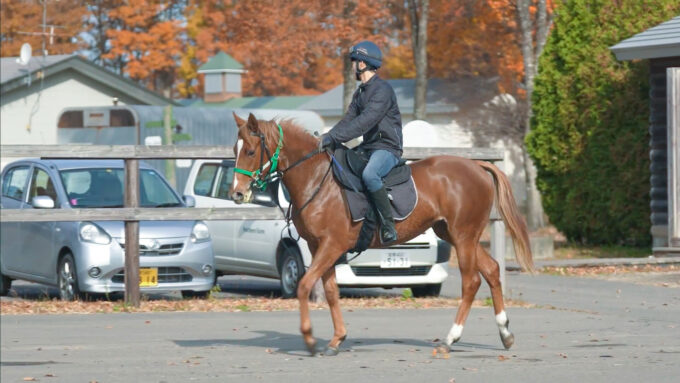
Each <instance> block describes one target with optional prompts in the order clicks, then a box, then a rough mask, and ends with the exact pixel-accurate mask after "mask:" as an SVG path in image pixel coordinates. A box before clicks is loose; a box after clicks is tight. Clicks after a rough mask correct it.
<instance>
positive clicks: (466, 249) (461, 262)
mask: <svg viewBox="0 0 680 383" xmlns="http://www.w3.org/2000/svg"><path fill="white" fill-rule="evenodd" d="M476 250H477V247H476V245H475V241H473V240H463V241H458V242H456V253H457V254H458V266H459V268H460V275H461V278H462V290H463V297H462V301H461V303H460V306H459V307H458V312H457V313H456V319H455V320H454V322H453V326H452V327H451V330H450V331H449V334H448V335H447V337H446V344H447V345H448V346H451V345H452V344H453V343H455V342H458V341H459V340H460V337H461V336H462V335H463V326H464V325H465V320H466V319H467V317H468V314H470V307H472V301H473V300H474V299H475V295H476V294H477V290H479V285H480V284H481V283H482V280H481V278H480V277H479V271H478V270H477V262H476V259H475V258H476V257H475V252H476Z"/></svg>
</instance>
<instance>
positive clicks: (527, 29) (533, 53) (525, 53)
mask: <svg viewBox="0 0 680 383" xmlns="http://www.w3.org/2000/svg"><path fill="white" fill-rule="evenodd" d="M530 4H531V0H518V1H517V18H518V21H519V26H520V50H521V52H522V58H523V60H524V88H525V90H526V100H525V105H524V109H525V114H524V116H525V117H524V121H523V124H524V135H523V137H522V139H524V137H526V136H527V134H529V132H531V107H532V103H531V97H532V95H533V93H534V77H535V76H536V73H537V69H536V67H537V63H538V57H539V55H540V53H541V52H542V50H543V46H544V45H545V41H546V39H547V35H548V28H549V24H548V22H547V17H546V14H547V11H546V4H545V0H539V3H538V15H537V16H536V20H537V24H538V25H537V26H536V28H537V31H536V38H537V43H536V47H535V48H534V40H533V29H534V27H533V22H532V20H531V13H530V12H529V6H530ZM522 152H523V153H522V155H523V157H524V175H525V180H526V189H527V190H526V192H527V221H528V222H527V224H528V226H529V229H530V230H536V229H538V228H540V227H543V226H545V221H544V219H543V205H542V203H541V195H540V193H539V192H538V188H537V187H536V167H535V166H534V163H533V161H532V160H531V157H530V156H529V153H528V152H527V150H526V145H525V144H524V143H523V144H522Z"/></svg>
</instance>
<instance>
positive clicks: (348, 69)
mask: <svg viewBox="0 0 680 383" xmlns="http://www.w3.org/2000/svg"><path fill="white" fill-rule="evenodd" d="M342 63H343V69H342V83H343V87H342V88H343V89H342V111H343V113H344V112H346V111H347V108H349V104H350V103H351V102H352V95H353V94H354V90H355V89H356V86H357V80H356V77H354V69H352V61H351V60H350V59H349V55H347V54H343V59H342Z"/></svg>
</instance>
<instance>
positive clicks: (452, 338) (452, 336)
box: [446, 323, 463, 346]
mask: <svg viewBox="0 0 680 383" xmlns="http://www.w3.org/2000/svg"><path fill="white" fill-rule="evenodd" d="M462 335H463V325H460V324H458V323H454V324H453V327H451V331H449V335H447V336H446V344H447V345H449V346H450V345H452V344H453V343H454V342H458V340H459V339H460V337H461V336H462Z"/></svg>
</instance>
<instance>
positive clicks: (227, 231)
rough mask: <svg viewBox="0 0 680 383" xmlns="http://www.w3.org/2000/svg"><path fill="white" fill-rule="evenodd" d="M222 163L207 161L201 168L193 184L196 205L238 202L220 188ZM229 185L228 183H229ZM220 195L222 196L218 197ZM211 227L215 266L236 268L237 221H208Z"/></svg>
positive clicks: (228, 204)
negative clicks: (235, 230)
mask: <svg viewBox="0 0 680 383" xmlns="http://www.w3.org/2000/svg"><path fill="white" fill-rule="evenodd" d="M222 168H223V167H222V165H221V164H220V163H215V162H206V163H203V164H202V165H201V167H200V168H199V170H198V172H197V174H196V178H195V181H194V184H193V196H194V199H195V200H196V207H199V208H206V207H234V206H236V203H235V202H234V201H232V200H231V199H229V198H228V196H227V194H228V189H227V192H225V191H224V187H225V185H223V187H222V189H221V190H220V185H219V182H220V180H222V179H224V177H223V174H222V173H223V170H222ZM227 187H228V185H227ZM218 196H220V197H219V198H218ZM206 223H207V225H208V228H209V229H210V237H211V238H212V244H213V252H214V254H215V268H216V269H217V270H220V271H229V272H232V271H236V270H234V263H235V262H234V227H235V224H236V221H212V220H211V221H206Z"/></svg>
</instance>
